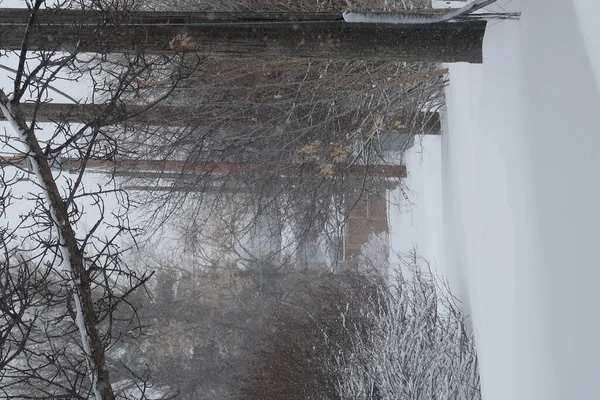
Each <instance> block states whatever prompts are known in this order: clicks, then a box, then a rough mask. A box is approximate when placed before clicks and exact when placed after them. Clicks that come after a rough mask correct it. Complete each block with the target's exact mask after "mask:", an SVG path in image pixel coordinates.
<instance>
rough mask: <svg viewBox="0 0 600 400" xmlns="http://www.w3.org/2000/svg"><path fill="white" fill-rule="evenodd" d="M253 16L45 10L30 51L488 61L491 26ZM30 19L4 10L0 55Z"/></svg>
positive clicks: (15, 43)
mask: <svg viewBox="0 0 600 400" xmlns="http://www.w3.org/2000/svg"><path fill="white" fill-rule="evenodd" d="M240 15H242V16H245V17H241V16H240ZM251 16H252V14H251V13H246V14H235V13H232V14H215V13H161V12H131V13H128V14H125V15H117V14H115V15H112V16H111V15H108V16H107V15H106V13H100V12H90V11H86V12H85V13H84V12H83V11H79V10H65V11H61V12H60V13H58V12H54V11H47V10H46V11H41V12H40V13H39V14H38V17H37V20H36V25H35V27H34V28H33V29H32V31H31V33H32V35H31V42H30V46H29V48H28V49H29V50H49V51H69V52H73V51H83V52H93V53H111V52H131V51H133V52H146V53H156V54H161V53H168V52H173V51H178V52H194V53H198V54H201V55H206V56H213V57H234V58H263V59H272V58H298V57H300V58H321V59H370V60H397V61H423V62H460V61H465V62H473V63H480V62H482V42H483V35H484V33H485V27H486V21H466V22H453V23H439V24H427V25H400V24H378V23H347V22H345V21H343V20H341V19H340V18H341V17H340V16H337V15H336V14H331V13H326V14H324V15H323V19H324V20H323V19H321V18H320V17H319V14H318V13H310V14H303V13H299V14H290V13H288V14H281V13H275V14H272V15H270V14H269V13H259V16H260V18H259V17H256V18H251ZM271 17H272V18H271ZM28 18H29V14H28V10H26V9H23V10H16V9H5V10H3V11H2V17H1V18H0V49H3V50H18V49H20V48H21V40H22V38H23V36H24V33H25V30H26V27H27V25H26V23H25V22H24V21H25V20H26V19H28ZM183 35H186V36H185V37H184V36H183ZM186 38H187V39H186Z"/></svg>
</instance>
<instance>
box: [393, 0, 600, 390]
mask: <svg viewBox="0 0 600 400" xmlns="http://www.w3.org/2000/svg"><path fill="white" fill-rule="evenodd" d="M499 3H500V4H499V6H500V7H502V8H504V9H506V10H507V11H515V10H520V11H522V16H521V18H520V20H519V21H501V22H499V21H492V22H490V24H489V28H488V31H487V33H486V37H485V43H484V64H483V65H467V64H455V65H451V66H450V85H449V87H448V90H447V121H446V129H445V132H444V135H443V138H442V141H441V144H439V145H435V144H434V145H430V147H429V149H427V148H426V151H429V152H431V153H436V152H438V151H439V155H440V159H441V164H439V160H438V159H428V158H427V157H425V158H424V160H423V162H422V163H421V164H420V165H419V164H418V163H417V164H416V168H415V165H414V164H411V163H408V166H409V173H410V172H411V171H412V175H411V177H410V178H409V179H410V181H409V183H410V182H413V181H415V182H414V183H413V187H415V188H417V191H419V190H420V191H421V192H420V196H421V202H418V201H417V202H416V204H417V205H416V209H417V212H416V213H414V214H413V218H420V220H418V221H414V222H413V225H414V226H419V229H418V231H419V234H420V235H421V237H425V239H423V240H426V241H427V240H433V241H434V242H433V244H432V243H431V242H426V245H424V244H423V243H416V244H418V245H419V247H421V248H423V247H424V248H425V249H426V250H425V254H424V255H425V256H428V257H432V256H433V257H435V259H436V261H437V262H436V265H437V266H438V268H439V270H440V271H441V273H443V274H445V275H446V276H447V278H448V280H449V281H450V284H451V286H452V288H453V289H454V291H455V292H457V293H458V294H459V295H460V297H461V298H462V299H463V300H464V301H465V307H466V309H467V310H468V312H469V313H471V315H472V323H473V330H474V334H475V337H476V341H477V346H478V352H479V356H480V370H481V378H482V390H483V396H484V399H485V400H495V399H502V400H507V399H511V400H519V399H523V400H525V399H526V400H537V399H540V400H541V399H543V400H554V399H556V400H559V399H596V398H600V380H599V379H597V377H596V375H597V372H598V362H599V361H600V344H599V343H598V339H597V337H598V331H599V330H600V316H599V314H598V311H597V310H598V304H599V302H600V297H599V296H598V294H597V293H598V282H600V268H598V266H599V261H600V245H599V244H598V243H599V242H600V181H599V180H598V179H597V172H598V171H600V135H598V134H597V131H598V127H597V114H598V110H600V84H599V82H600V46H599V44H600V25H598V24H597V21H598V18H599V17H598V16H599V15H600V3H598V2H594V1H592V0H587V1H586V0H546V1H539V0H521V1H520V2H518V1H517V0H513V1H508V0H500V1H499ZM440 167H441V168H440ZM438 168H439V169H438ZM419 174H420V175H419ZM418 177H419V178H422V179H423V180H422V181H420V182H416V179H417V178H418ZM439 179H441V187H442V192H441V196H439V197H438V195H439V192H437V191H436V190H435V185H436V182H438V180H439ZM431 197H434V199H432V198H431ZM436 199H437V202H436V201H435V200H436ZM440 212H442V216H441V217H440V216H439V215H440V214H439V213H440ZM392 218H396V220H395V222H396V223H397V224H398V225H399V226H402V224H403V223H406V221H407V220H408V219H409V218H408V217H407V216H406V215H405V214H401V215H400V214H398V213H396V214H392ZM393 221H394V220H393ZM399 229H401V228H398V229H397V230H399ZM415 229H416V228H415ZM433 231H441V232H443V237H442V238H440V237H439V236H436V235H431V234H423V233H422V232H433ZM393 240H394V242H395V243H396V245H397V246H401V245H403V246H406V243H405V241H403V240H404V239H402V238H401V237H399V236H398V235H393ZM436 240H441V241H443V246H440V244H439V243H438V242H435V241H436ZM432 249H435V250H432Z"/></svg>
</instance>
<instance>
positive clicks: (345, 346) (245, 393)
mask: <svg viewBox="0 0 600 400" xmlns="http://www.w3.org/2000/svg"><path fill="white" fill-rule="evenodd" d="M406 264H407V265H405V266H403V267H407V268H403V270H405V271H409V272H405V273H404V274H402V273H400V272H398V273H396V274H395V275H394V277H393V278H391V279H392V281H391V282H385V281H383V280H382V279H381V278H379V277H378V276H376V275H365V274H364V273H362V274H358V273H357V274H345V275H343V276H340V275H335V276H330V277H327V278H326V279H319V280H317V281H314V282H305V284H304V285H303V286H302V287H299V288H298V291H297V292H296V293H295V294H294V296H293V297H291V298H289V299H288V301H286V302H285V303H282V304H281V305H280V306H279V307H278V308H277V309H276V310H275V311H274V312H273V315H272V316H271V318H270V323H269V324H268V329H269V333H268V334H267V335H266V336H265V339H264V340H263V341H262V343H261V346H260V347H259V348H258V350H257V351H255V354H254V360H253V363H252V364H251V365H252V367H251V368H250V369H249V371H248V373H247V374H246V376H244V377H243V379H241V384H240V392H239V398H244V399H248V400H253V399H256V400H258V399H261V400H270V399H281V398H286V399H290V400H293V399H299V400H300V399H373V400H376V399H390V400H391V399H394V400H396V399H457V400H459V399H460V400H470V399H480V398H481V395H480V390H479V374H478V368H477V356H476V352H475V345H474V342H473V338H472V336H470V334H469V333H468V332H467V330H466V327H465V318H466V317H465V316H464V315H463V313H462V312H461V309H460V307H459V306H458V305H457V304H456V302H455V301H454V300H453V298H452V297H451V295H450V294H449V293H448V292H447V290H446V289H445V288H444V287H443V286H442V285H440V284H439V281H438V280H437V279H436V278H435V277H434V276H433V275H432V274H431V273H430V272H428V269H426V268H424V266H423V265H422V264H423V262H422V261H421V260H419V259H418V257H416V256H415V255H414V254H413V255H411V256H410V257H408V258H407V259H406Z"/></svg>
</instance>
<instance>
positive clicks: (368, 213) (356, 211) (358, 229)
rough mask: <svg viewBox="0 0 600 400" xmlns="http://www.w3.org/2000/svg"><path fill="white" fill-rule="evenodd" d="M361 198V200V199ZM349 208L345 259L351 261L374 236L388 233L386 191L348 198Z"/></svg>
mask: <svg viewBox="0 0 600 400" xmlns="http://www.w3.org/2000/svg"><path fill="white" fill-rule="evenodd" d="M359 197H360V198H359ZM347 204H348V207H352V209H351V210H350V215H349V216H348V221H347V222H346V245H345V249H344V259H345V260H350V259H351V258H352V257H353V256H355V255H357V254H360V249H361V247H362V246H363V245H364V244H366V243H367V242H368V241H369V238H370V237H371V235H373V234H380V233H387V232H388V231H389V229H388V213H387V201H386V191H385V189H382V190H380V191H379V193H364V194H363V195H362V196H359V195H351V196H348V203H347Z"/></svg>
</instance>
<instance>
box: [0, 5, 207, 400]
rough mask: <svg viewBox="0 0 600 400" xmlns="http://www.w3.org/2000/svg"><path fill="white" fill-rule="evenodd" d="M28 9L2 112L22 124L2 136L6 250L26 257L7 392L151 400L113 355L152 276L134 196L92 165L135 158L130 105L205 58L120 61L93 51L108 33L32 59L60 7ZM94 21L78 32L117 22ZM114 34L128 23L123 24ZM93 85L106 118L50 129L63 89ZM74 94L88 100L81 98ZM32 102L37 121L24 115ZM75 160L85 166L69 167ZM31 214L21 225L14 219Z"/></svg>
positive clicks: (8, 318) (144, 104)
mask: <svg viewBox="0 0 600 400" xmlns="http://www.w3.org/2000/svg"><path fill="white" fill-rule="evenodd" d="M27 5H28V7H29V11H28V13H29V18H28V20H27V21H26V23H25V24H24V26H25V29H24V31H23V36H22V37H21V38H20V39H19V41H20V43H21V45H20V46H19V49H18V50H16V51H14V52H5V54H6V55H7V56H8V57H7V59H12V60H14V61H15V63H16V67H15V68H14V77H13V82H14V84H13V87H12V88H11V89H2V90H0V109H1V111H2V114H3V116H4V118H5V119H6V120H7V121H8V122H9V124H10V125H11V128H12V130H9V131H6V134H5V135H4V136H3V137H2V145H3V151H4V152H5V153H8V154H10V156H9V157H8V158H5V159H4V160H5V162H3V163H2V182H1V185H2V188H3V190H4V196H3V203H2V207H3V208H2V210H1V211H2V215H3V216H4V218H5V219H7V229H6V232H5V234H4V235H3V238H2V239H3V245H4V246H5V248H7V249H9V248H10V249H12V248H15V249H16V250H17V252H18V253H17V254H20V258H17V260H19V261H18V262H15V261H13V260H11V261H10V262H8V261H7V263H6V265H5V268H3V270H2V274H3V275H2V279H3V299H4V300H5V301H6V303H4V302H3V305H5V307H4V308H3V309H2V310H1V311H2V318H3V321H5V327H6V330H3V331H2V332H3V335H4V334H6V337H5V336H3V337H2V338H3V341H4V343H3V344H8V346H7V347H6V349H7V351H8V353H3V356H2V357H1V360H2V361H0V362H1V363H2V364H1V366H2V367H3V368H2V372H3V374H4V375H3V379H2V386H3V387H2V388H3V390H4V394H5V395H6V398H27V397H33V398H39V399H43V398H47V399H56V398H81V399H84V398H85V399H87V398H88V397H89V396H90V395H91V396H93V397H94V398H95V399H97V400H100V399H103V400H106V399H114V398H116V396H117V394H118V393H121V396H125V397H126V396H127V395H128V393H129V394H131V393H134V392H135V391H134V390H133V389H127V390H128V391H123V390H124V389H123V388H129V387H131V386H132V385H133V386H136V385H137V388H136V390H137V393H138V394H139V395H140V396H144V393H145V392H146V391H147V389H148V384H147V382H146V381H147V377H146V376H142V374H141V373H140V374H138V372H136V371H133V370H127V369H126V368H125V369H123V368H122V369H121V370H122V371H126V372H127V376H125V375H117V376H115V375H113V376H112V377H111V375H110V373H111V369H112V367H111V364H112V363H115V362H116V363H117V364H118V357H117V356H116V355H115V356H112V359H111V360H109V355H110V354H112V353H111V351H114V350H115V349H116V348H118V343H119V341H120V340H121V338H122V337H123V336H124V335H130V334H132V333H135V332H136V324H135V321H136V317H135V315H136V310H135V308H131V307H130V306H131V305H130V304H129V302H128V298H129V296H130V295H131V294H132V293H133V292H135V291H136V290H137V289H139V288H141V287H143V285H144V284H145V282H146V281H147V280H148V279H149V276H150V274H149V273H147V272H144V271H142V272H141V273H140V272H139V271H133V270H130V269H129V268H128V267H127V265H126V264H125V263H124V261H123V251H124V249H123V248H122V243H121V242H122V238H123V237H124V236H132V235H133V234H134V232H133V231H132V230H131V229H130V228H129V226H128V225H129V224H128V217H129V216H128V208H129V201H128V197H127V194H126V193H125V192H123V191H122V190H120V189H119V188H118V187H116V186H115V185H114V183H111V182H108V184H107V183H104V184H103V185H102V186H100V185H98V187H95V183H90V180H89V179H87V178H86V176H85V172H86V170H87V169H88V168H87V167H88V163H90V164H93V161H94V160H107V159H112V158H114V157H116V156H117V155H118V154H119V153H120V152H121V151H123V149H122V148H121V145H120V143H121V141H122V140H123V139H124V138H125V137H126V136H127V135H128V134H129V131H127V130H121V131H119V130H116V129H108V128H107V125H109V124H115V123H117V122H119V121H124V120H126V119H127V118H128V117H129V116H130V115H129V114H128V113H127V111H124V105H125V104H134V105H135V106H136V111H135V114H140V113H143V112H149V111H150V110H151V109H152V107H153V106H154V105H155V104H157V103H159V102H160V101H162V100H163V99H164V98H165V97H166V96H168V95H169V93H170V92H171V91H172V90H173V89H174V88H175V87H176V86H177V84H178V82H179V81H180V80H181V79H182V77H184V76H185V74H187V73H188V72H189V71H190V70H192V69H193V68H195V66H196V65H197V64H198V63H199V62H200V61H201V59H199V58H197V57H195V56H194V55H189V56H183V55H179V54H177V53H175V52H172V53H171V54H169V55H164V56H146V55H145V54H144V52H143V48H138V49H136V51H135V52H133V53H131V54H120V55H109V54H89V53H84V52H83V51H84V50H85V48H86V43H88V44H89V43H92V42H94V41H102V40H103V38H102V37H101V36H98V37H83V36H81V37H80V38H81V40H80V41H79V42H78V44H77V46H76V47H73V48H68V49H51V50H48V51H38V52H32V51H31V50H32V49H34V48H35V47H36V43H39V40H40V39H41V38H40V36H36V32H38V31H39V27H40V21H39V18H38V16H39V15H40V14H43V13H46V12H49V9H48V7H47V6H46V5H45V2H44V1H42V0H35V1H32V2H30V3H28V4H27ZM131 6H132V4H130V3H128V2H116V1H115V2H101V3H99V2H98V3H97V2H94V3H89V4H88V3H84V2H62V3H60V4H58V5H54V6H52V7H53V9H52V12H54V13H58V14H60V13H61V12H63V11H64V12H66V13H68V11H69V10H71V9H90V10H96V11H95V13H92V14H94V15H96V16H97V15H99V13H102V12H107V13H108V12H110V13H121V15H123V16H125V15H127V13H129V12H130V11H131ZM86 18H88V16H87V15H86V13H82V14H81V15H80V18H79V19H77V20H72V21H71V25H70V26H69V27H68V32H69V34H70V35H72V37H75V38H77V37H78V32H79V30H80V29H82V27H89V26H90V25H94V24H95V25H96V26H98V27H102V26H104V27H106V25H105V22H103V21H102V20H88V19H86ZM110 29H113V30H117V31H118V29H120V28H119V26H118V24H112V25H110ZM15 34H16V32H15ZM11 57H12V58H11ZM146 80H161V81H162V82H163V87H162V90H161V91H160V92H157V91H156V90H155V91H153V92H152V93H146V92H145V91H144V87H143V85H141V84H140V82H143V81H146ZM82 82H84V83H83V84H84V85H86V84H87V85H89V86H90V87H91V95H90V96H89V97H88V98H84V99H83V100H82V101H81V102H82V103H83V102H93V103H100V104H99V109H100V111H99V112H95V113H91V114H88V115H85V116H83V118H81V120H80V121H78V122H79V123H77V124H73V123H70V122H69V120H68V119H67V118H59V119H56V120H54V121H53V123H52V124H50V125H41V124H39V123H38V119H37V115H38V111H39V110H40V108H41V107H43V105H44V104H45V103H47V102H50V101H51V100H52V93H53V92H56V91H58V92H59V93H62V94H64V93H65V92H64V90H60V89H58V88H57V86H61V87H64V86H65V83H67V84H69V83H74V84H76V83H80V84H81V83H82ZM166 82H167V83H168V84H167V83H166ZM68 97H69V98H70V99H72V100H78V99H76V98H75V97H78V96H77V95H76V94H71V95H68ZM25 102H27V103H29V104H28V110H29V113H28V115H26V114H25V113H24V112H23V109H22V106H23V104H24V103H25ZM139 129H143V128H139ZM64 159H71V160H73V159H74V160H78V163H76V164H75V165H73V164H71V165H68V166H67V165H64V164H63V160H64ZM24 160H27V163H26V164H27V165H24V163H23V161H24ZM17 203H18V204H17ZM17 205H18V207H19V208H17ZM24 209H25V210H24ZM19 214H20V215H21V218H20V219H18V220H17V222H15V219H14V218H8V216H10V215H12V216H15V215H19ZM11 251H12V250H11ZM127 310H129V311H127ZM120 318H125V319H126V321H127V323H125V322H122V321H120ZM11 344H14V345H15V346H16V347H15V346H13V347H11ZM3 348H4V347H3ZM115 357H117V358H115ZM113 371H114V369H113ZM115 378H116V380H118V381H120V384H119V385H116V386H115V382H116V381H115Z"/></svg>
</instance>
